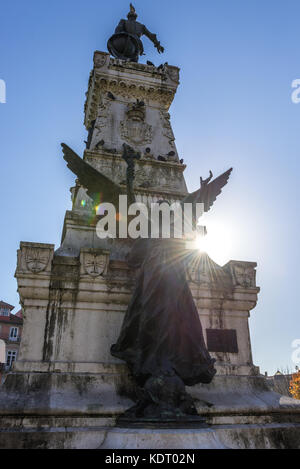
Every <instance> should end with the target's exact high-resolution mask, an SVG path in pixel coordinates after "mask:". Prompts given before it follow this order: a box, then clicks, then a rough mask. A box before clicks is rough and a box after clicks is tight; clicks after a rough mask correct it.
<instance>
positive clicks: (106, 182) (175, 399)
mask: <svg viewBox="0 0 300 469" xmlns="http://www.w3.org/2000/svg"><path fill="white" fill-rule="evenodd" d="M62 147H63V152H64V158H65V160H66V161H67V163H68V167H69V168H70V169H71V170H72V171H73V172H74V173H75V174H76V176H77V177H78V179H79V182H80V184H81V185H82V186H84V187H85V188H87V194H88V195H89V196H90V197H91V198H92V199H93V200H94V204H95V205H96V204H97V203H98V201H99V199H100V195H99V194H100V193H101V198H102V201H105V202H111V203H113V204H115V207H116V208H117V206H118V205H117V197H118V196H119V194H122V191H124V189H122V188H121V187H120V186H119V185H118V184H115V183H114V182H112V181H111V180H110V179H109V178H107V177H106V176H104V175H102V174H101V173H100V172H99V171H97V170H96V169H95V168H93V167H92V166H90V165H89V164H88V163H86V162H85V161H83V160H82V159H81V158H80V157H79V156H78V155H76V153H74V152H73V151H72V150H71V149H70V148H69V147H68V146H67V145H65V144H62ZM137 156H139V155H138V154H137V152H135V151H134V149H133V148H131V147H128V146H124V154H123V158H124V159H125V161H126V162H127V164H128V174H127V191H128V189H130V190H129V193H130V192H131V191H132V190H133V186H132V183H133V178H134V171H133V169H134V168H133V167H131V166H130V164H132V165H133V163H134V159H135V158H136V157H137ZM231 171H232V169H229V170H228V171H226V172H225V173H223V174H222V175H221V176H219V177H217V178H216V179H214V180H213V181H211V178H212V177H213V175H212V173H211V172H210V176H209V178H207V179H205V180H203V179H202V180H201V187H200V189H198V190H196V191H195V192H193V193H191V194H189V195H187V196H186V197H185V199H184V200H183V201H182V203H183V204H184V203H192V204H196V203H203V206H204V211H205V212H208V211H209V210H210V208H211V206H212V205H213V203H214V201H215V200H216V198H217V196H218V195H219V194H220V193H221V190H222V188H223V187H224V186H225V185H226V184H227V181H228V178H229V176H230V173H231ZM210 181H211V182H210ZM123 193H124V192H123ZM129 195H130V194H129ZM131 195H132V194H131ZM183 245H184V243H183V240H182V239H176V238H158V239H153V238H148V239H137V240H136V241H135V242H134V243H133V245H132V249H131V252H130V254H129V255H128V258H127V262H128V265H129V266H130V267H131V268H132V269H139V270H137V279H136V286H135V290H134V293H133V296H132V299H131V301H130V303H129V305H128V309H127V312H126V314H125V317H124V321H123V325H122V328H121V332H120V336H119V338H118V340H117V342H116V344H114V345H112V347H111V354H112V355H113V356H115V357H117V358H119V359H121V360H124V361H125V362H126V363H127V365H128V367H129V369H130V371H131V373H132V376H133V378H134V379H135V381H136V383H137V384H138V389H139V392H138V396H137V404H136V405H135V406H134V407H132V408H131V409H129V410H128V411H126V412H125V414H124V416H123V422H124V421H125V422H127V421H128V420H129V421H130V422H134V421H137V419H140V421H149V420H151V421H153V420H154V421H158V422H167V424H168V422H174V421H175V422H177V421H181V422H182V421H190V420H193V419H196V420H197V419H199V417H198V415H197V411H196V408H195V405H194V403H193V399H192V398H191V396H190V395H189V394H188V393H187V392H186V391H185V385H187V386H192V385H194V384H197V383H210V382H211V380H212V379H213V377H214V375H215V373H216V371H215V368H214V362H215V360H214V359H212V358H211V356H210V354H209V352H208V350H207V347H206V345H205V341H204V338H203V332H202V326H201V323H200V319H199V314H198V311H197V308H196V305H195V303H194V300H193V296H192V293H191V291H190V288H189V284H188V281H187V278H186V265H187V264H186V263H187V262H188V261H189V259H188V258H187V255H188V254H187V252H186V250H185V246H183Z"/></svg>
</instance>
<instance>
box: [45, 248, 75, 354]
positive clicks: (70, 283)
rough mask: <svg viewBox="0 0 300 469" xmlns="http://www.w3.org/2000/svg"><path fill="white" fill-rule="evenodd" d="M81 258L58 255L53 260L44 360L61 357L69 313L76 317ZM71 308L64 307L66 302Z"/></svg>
mask: <svg viewBox="0 0 300 469" xmlns="http://www.w3.org/2000/svg"><path fill="white" fill-rule="evenodd" d="M79 266H80V265H79V259H78V258H64V257H57V258H54V260H53V267H52V271H51V281H50V289H49V302H48V306H47V312H46V326H45V337H44V349H43V360H44V361H50V360H55V359H56V358H57V357H59V352H60V346H61V341H62V337H63V332H64V331H65V330H66V328H67V326H68V324H69V315H70V314H71V318H72V320H73V318H74V309H75V305H76V300H77V295H78V285H79ZM65 301H66V302H68V303H71V305H72V306H71V308H70V307H69V306H68V308H66V307H64V302H65Z"/></svg>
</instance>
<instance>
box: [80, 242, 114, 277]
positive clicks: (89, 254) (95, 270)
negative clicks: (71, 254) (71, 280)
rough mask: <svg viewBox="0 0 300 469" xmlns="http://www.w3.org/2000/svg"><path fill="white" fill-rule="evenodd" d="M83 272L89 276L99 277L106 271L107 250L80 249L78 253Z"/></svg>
mask: <svg viewBox="0 0 300 469" xmlns="http://www.w3.org/2000/svg"><path fill="white" fill-rule="evenodd" d="M80 254H81V255H80V258H81V259H80V260H81V266H82V267H83V272H82V273H85V274H88V275H89V276H91V277H94V278H96V277H99V276H100V275H103V274H105V273H106V272H107V267H108V261H109V252H108V251H103V250H99V249H82V250H81V253H80Z"/></svg>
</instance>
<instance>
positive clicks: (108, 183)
mask: <svg viewBox="0 0 300 469" xmlns="http://www.w3.org/2000/svg"><path fill="white" fill-rule="evenodd" d="M61 146H62V149H63V154H64V159H65V161H66V162H67V166H68V168H69V169H70V170H71V171H72V172H73V173H74V174H76V176H77V177H78V179H79V182H80V184H81V185H82V186H83V187H84V188H85V189H86V190H87V194H88V196H89V197H91V198H92V199H93V200H94V203H95V205H98V204H99V203H101V202H110V203H112V204H113V205H114V206H115V207H118V205H119V195H121V194H124V191H122V189H121V187H120V186H119V185H118V184H115V183H114V182H113V181H112V180H111V179H109V178H108V177H106V176H104V174H102V173H100V172H99V171H97V169H95V168H93V167H92V166H91V165H90V164H89V163H87V162H86V161H84V160H83V159H82V158H80V156H78V155H77V154H76V153H75V152H74V151H73V150H72V149H71V148H70V147H68V145H66V144H65V143H62V144H61Z"/></svg>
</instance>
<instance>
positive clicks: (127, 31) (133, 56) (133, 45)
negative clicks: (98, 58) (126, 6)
mask: <svg viewBox="0 0 300 469" xmlns="http://www.w3.org/2000/svg"><path fill="white" fill-rule="evenodd" d="M136 19H137V14H136V12H135V8H134V6H133V5H132V4H131V3H130V11H129V13H128V15H127V20H124V19H122V20H121V21H120V22H119V24H118V26H117V27H116V29H115V34H113V36H112V37H111V38H110V39H109V40H108V43H107V48H108V50H109V52H110V53H111V54H112V55H113V56H114V57H116V58H117V59H121V60H126V61H129V62H138V59H139V55H143V54H144V47H143V43H142V41H141V40H140V37H141V36H143V35H145V36H147V37H148V38H149V39H150V41H152V42H153V44H154V46H155V47H156V49H157V51H158V52H159V53H161V52H164V48H163V47H162V46H161V45H160V42H159V41H158V39H157V37H156V34H152V33H151V32H150V31H149V30H148V29H147V28H146V26H145V25H144V24H141V23H139V22H138V21H136Z"/></svg>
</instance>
